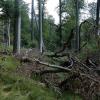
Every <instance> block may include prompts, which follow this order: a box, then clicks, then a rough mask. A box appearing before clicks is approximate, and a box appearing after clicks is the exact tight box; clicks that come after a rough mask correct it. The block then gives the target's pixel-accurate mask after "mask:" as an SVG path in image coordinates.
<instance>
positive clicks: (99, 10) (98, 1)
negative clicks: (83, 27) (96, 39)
mask: <svg viewBox="0 0 100 100" xmlns="http://www.w3.org/2000/svg"><path fill="white" fill-rule="evenodd" d="M99 13H100V0H97V10H96V35H100V33H99V31H98V28H99V16H100V15H99Z"/></svg>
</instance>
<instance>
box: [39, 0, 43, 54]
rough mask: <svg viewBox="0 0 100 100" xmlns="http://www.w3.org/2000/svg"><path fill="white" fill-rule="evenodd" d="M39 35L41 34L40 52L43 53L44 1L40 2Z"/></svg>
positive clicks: (40, 0)
mask: <svg viewBox="0 0 100 100" xmlns="http://www.w3.org/2000/svg"><path fill="white" fill-rule="evenodd" d="M39 34H40V52H41V53H42V52H43V30H42V0H39Z"/></svg>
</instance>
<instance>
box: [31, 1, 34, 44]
mask: <svg viewBox="0 0 100 100" xmlns="http://www.w3.org/2000/svg"><path fill="white" fill-rule="evenodd" d="M33 23H34V0H32V6H31V40H32V42H33V38H34V29H33V27H34V26H33Z"/></svg>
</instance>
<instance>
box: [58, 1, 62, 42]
mask: <svg viewBox="0 0 100 100" xmlns="http://www.w3.org/2000/svg"><path fill="white" fill-rule="evenodd" d="M59 37H60V44H62V1H61V0H59Z"/></svg>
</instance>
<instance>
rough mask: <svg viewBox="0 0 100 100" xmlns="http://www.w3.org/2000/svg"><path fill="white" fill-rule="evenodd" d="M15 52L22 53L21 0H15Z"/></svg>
mask: <svg viewBox="0 0 100 100" xmlns="http://www.w3.org/2000/svg"><path fill="white" fill-rule="evenodd" d="M13 36H14V38H13V53H19V54H20V45H21V43H20V42H21V41H20V38H21V12H20V0H15V15H14V34H13Z"/></svg>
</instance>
